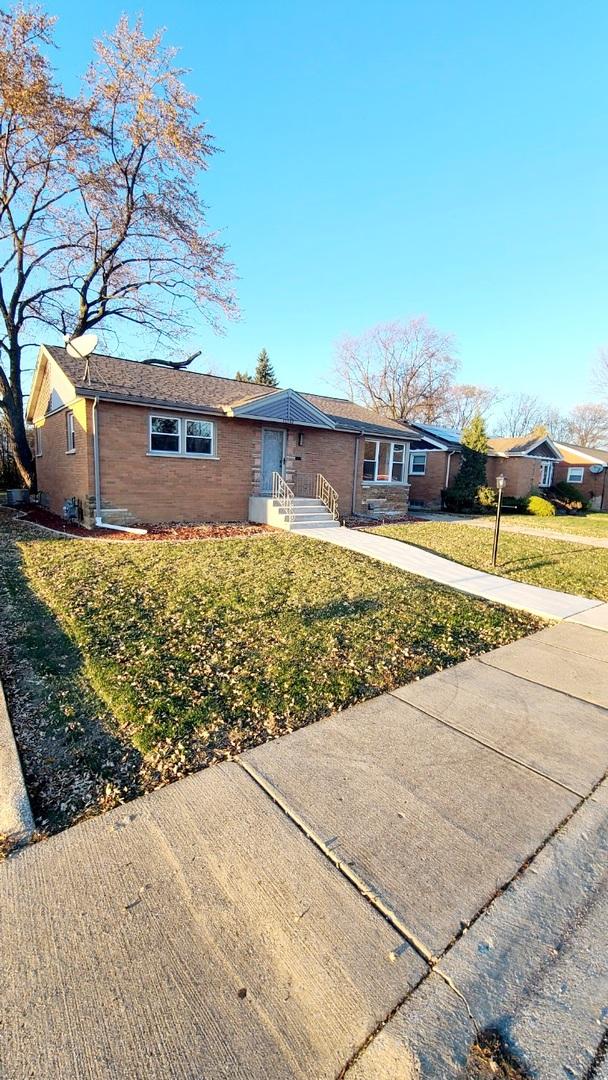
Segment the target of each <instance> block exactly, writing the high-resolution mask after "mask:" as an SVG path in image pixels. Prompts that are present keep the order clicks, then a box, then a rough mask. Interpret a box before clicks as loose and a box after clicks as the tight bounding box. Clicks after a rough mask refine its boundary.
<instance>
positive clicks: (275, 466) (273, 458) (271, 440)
mask: <svg viewBox="0 0 608 1080" xmlns="http://www.w3.org/2000/svg"><path fill="white" fill-rule="evenodd" d="M284 439H285V432H284V431H283V429H282V428H264V429H263V431H262V495H271V494H272V474H273V473H274V472H278V473H280V474H281V476H282V475H283V443H284Z"/></svg>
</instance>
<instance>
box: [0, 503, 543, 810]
mask: <svg viewBox="0 0 608 1080" xmlns="http://www.w3.org/2000/svg"><path fill="white" fill-rule="evenodd" d="M4 531H5V537H4V539H5V540H8V541H9V542H7V543H5V544H4V547H3V551H4V552H5V554H4V556H3V559H2V566H1V568H0V569H1V570H2V576H1V577H0V586H1V587H2V592H3V593H4V596H5V597H7V598H9V599H10V603H5V604H4V605H2V604H1V603H0V609H1V610H0V626H1V627H2V628H3V629H2V633H3V637H4V640H5V641H6V642H7V643H9V642H10V641H11V635H12V638H13V639H14V640H12V644H11V645H10V647H9V648H8V650H7V655H8V656H9V657H10V659H9V660H8V661H7V666H8V668H9V669H10V670H9V672H8V674H9V682H10V688H11V697H12V701H13V703H14V706H15V711H16V720H17V724H16V726H17V727H18V735H19V741H20V745H21V747H22V754H23V759H24V764H25V767H26V771H28V773H29V777H31V782H32V784H33V787H34V789H35V792H36V799H35V802H36V811H37V814H38V817H39V818H40V817H42V818H44V819H45V821H46V822H47V824H48V823H49V822H50V826H49V827H51V828H53V827H61V826H62V825H65V824H66V823H68V822H69V821H71V820H75V819H76V818H77V817H78V816H79V815H80V816H82V814H83V813H85V812H90V811H91V808H92V809H100V808H102V809H103V808H104V807H105V806H106V805H109V804H111V803H112V801H118V800H119V799H121V798H125V797H130V796H132V795H133V794H137V793H138V791H140V790H147V789H149V788H150V787H154V786H156V785H157V784H158V783H164V782H166V781H167V780H169V779H173V778H175V777H177V776H179V775H182V774H183V773H184V772H187V771H189V770H191V769H193V768H199V767H201V766H202V765H205V764H208V763H210V762H212V761H216V760H220V759H222V758H225V757H228V756H231V755H232V754H234V753H236V752H238V751H240V750H242V749H244V748H245V747H247V746H252V745H255V744H256V743H259V742H262V741H264V740H266V739H268V738H269V737H271V736H276V735H279V734H281V733H283V732H287V731H291V730H292V729H294V728H297V727H299V726H301V725H303V724H306V723H309V722H310V721H312V720H315V719H317V718H319V717H321V716H324V715H326V714H328V713H331V712H332V711H334V710H336V709H342V708H344V707H345V706H348V705H351V704H353V703H354V702H356V701H360V700H362V699H364V698H369V697H372V696H374V695H376V694H379V693H381V692H382V691H385V690H389V689H391V688H393V687H395V686H397V685H399V684H401V683H405V682H408V681H410V680H412V679H417V678H419V677H420V676H423V675H427V674H429V673H431V672H433V671H436V670H438V669H439V668H443V667H446V666H447V665H450V664H454V663H456V662H458V661H460V660H464V659H466V658H467V657H469V656H472V655H475V654H476V653H479V652H482V651H484V650H487V649H491V648H494V647H495V646H498V645H501V644H503V643H505V642H508V641H512V640H514V639H515V638H518V637H520V636H522V635H523V634H526V633H529V632H531V631H533V630H535V629H537V628H538V627H539V626H540V625H541V623H540V621H539V620H538V619H535V618H532V617H531V616H528V615H526V614H524V613H520V612H516V611H512V610H508V609H506V608H501V607H499V606H496V605H492V604H489V603H486V602H485V601H482V600H477V599H474V598H472V597H467V596H464V595H463V594H460V593H458V592H454V591H452V590H450V589H447V588H444V587H442V586H438V585H435V584H433V583H431V582H428V581H425V580H422V579H419V578H416V577H413V576H411V575H408V574H405V573H403V572H401V571H399V570H397V569H392V568H390V567H388V566H384V565H381V564H378V563H375V562H373V561H371V560H369V559H367V558H365V557H364V556H360V555H356V554H354V553H351V552H348V551H344V550H342V549H340V548H337V547H333V546H331V545H326V544H323V543H319V542H315V541H310V540H307V539H305V538H303V537H297V536H289V535H287V534H275V533H271V534H268V535H267V536H264V537H260V538H256V539H248V540H238V539H230V540H212V541H207V542H195V541H193V542H190V543H171V542H163V543H145V544H143V543H142V544H138V543H128V544H127V543H114V544H112V543H108V542H104V541H81V540H54V539H50V538H48V537H46V538H44V539H43V538H42V536H41V534H40V533H38V534H37V533H36V531H35V530H33V529H32V528H31V527H30V528H29V529H27V530H26V526H25V525H21V526H19V525H18V523H13V525H12V526H11V527H10V528H7V527H6V526H5V530H4ZM7 532H9V533H11V535H10V536H8V537H7V536H6V533H7ZM1 600H2V596H0V601H1ZM25 675H27V685H26V687H25V696H26V697H29V699H30V703H31V702H32V700H33V706H32V707H30V708H29V709H26V710H25V714H24V716H23V717H22V719H21V710H20V704H19V703H20V700H21V698H22V697H23V696H24V694H23V692H22V691H23V680H24V678H25ZM32 687H33V688H34V689H32ZM20 688H21V691H20ZM45 725H46V726H45ZM83 778H85V779H83ZM79 785H81V787H79ZM75 792H76V794H74V793H75ZM58 803H59V805H58ZM62 803H65V804H66V806H67V809H66V810H63V811H62V810H61V804H62Z"/></svg>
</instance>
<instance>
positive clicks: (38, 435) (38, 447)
mask: <svg viewBox="0 0 608 1080" xmlns="http://www.w3.org/2000/svg"><path fill="white" fill-rule="evenodd" d="M42 449H43V448H42V424H36V427H35V428H34V455H35V457H42Z"/></svg>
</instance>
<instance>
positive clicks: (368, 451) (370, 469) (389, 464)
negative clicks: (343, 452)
mask: <svg viewBox="0 0 608 1080" xmlns="http://www.w3.org/2000/svg"><path fill="white" fill-rule="evenodd" d="M404 479H405V443H398V442H384V441H382V440H380V439H366V440H365V446H364V449H363V480H364V481H367V482H368V483H373V484H402V483H403V481H404Z"/></svg>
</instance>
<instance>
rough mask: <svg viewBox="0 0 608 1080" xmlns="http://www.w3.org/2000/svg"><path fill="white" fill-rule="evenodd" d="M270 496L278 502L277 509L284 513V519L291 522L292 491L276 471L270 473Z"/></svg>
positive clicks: (292, 509) (292, 507) (292, 510)
mask: <svg viewBox="0 0 608 1080" xmlns="http://www.w3.org/2000/svg"><path fill="white" fill-rule="evenodd" d="M272 497H273V499H274V500H275V501H276V502H278V504H279V510H282V511H283V513H284V514H285V520H286V521H287V522H288V523H289V524H291V522H292V521H293V514H294V504H293V500H294V493H293V491H292V490H291V488H290V486H289V484H286V483H285V480H284V479H283V477H282V476H281V474H280V473H278V472H273V474H272Z"/></svg>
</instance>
